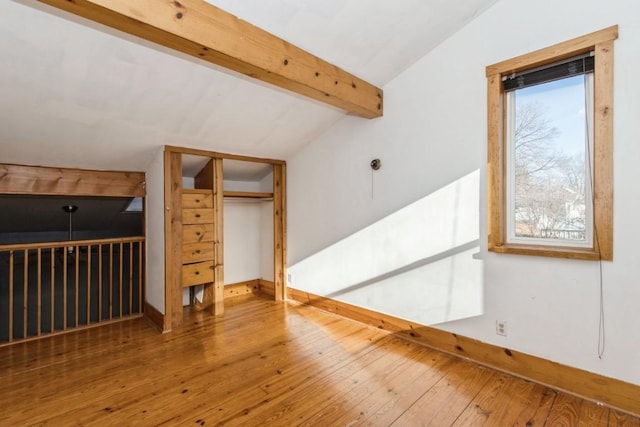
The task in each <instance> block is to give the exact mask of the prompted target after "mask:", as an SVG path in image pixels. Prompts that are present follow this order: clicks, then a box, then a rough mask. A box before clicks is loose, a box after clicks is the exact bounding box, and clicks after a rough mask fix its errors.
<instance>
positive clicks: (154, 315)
mask: <svg viewBox="0 0 640 427" xmlns="http://www.w3.org/2000/svg"><path fill="white" fill-rule="evenodd" d="M144 318H145V319H147V320H148V321H149V323H151V325H153V327H155V328H156V329H157V330H159V331H160V332H168V331H165V330H164V314H162V313H160V312H159V311H158V309H156V308H155V307H154V306H152V305H151V304H149V303H148V302H147V301H145V302H144Z"/></svg>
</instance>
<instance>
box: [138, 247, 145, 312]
mask: <svg viewBox="0 0 640 427" xmlns="http://www.w3.org/2000/svg"><path fill="white" fill-rule="evenodd" d="M143 250H144V243H143V242H138V313H142V307H143V304H144V302H143V293H142V287H143V284H144V283H143V281H142V278H143V277H144V276H143V272H142V269H143V267H144V266H143V264H142V251H143Z"/></svg>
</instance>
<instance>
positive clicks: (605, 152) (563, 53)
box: [486, 25, 618, 261]
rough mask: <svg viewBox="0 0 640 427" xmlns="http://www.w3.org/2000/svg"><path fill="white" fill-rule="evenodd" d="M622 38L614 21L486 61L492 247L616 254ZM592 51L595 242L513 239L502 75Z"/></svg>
mask: <svg viewBox="0 0 640 427" xmlns="http://www.w3.org/2000/svg"><path fill="white" fill-rule="evenodd" d="M617 38H618V26H617V25H614V26H612V27H609V28H605V29H603V30H600V31H596V32H594V33H590V34H587V35H584V36H581V37H578V38H575V39H572V40H568V41H565V42H562V43H558V44H556V45H554V46H550V47H547V48H544V49H540V50H537V51H535V52H531V53H528V54H525V55H521V56H518V57H516V58H512V59H508V60H506V61H502V62H498V63H496V64H493V65H489V66H488V67H486V76H487V120H488V122H487V149H488V153H487V198H488V200H487V209H488V212H487V221H488V226H487V227H488V228H487V233H488V249H489V250H490V251H492V252H498V253H512V254H523V255H539V256H550V257H560V258H573V259H586V260H607V261H611V260H612V259H613V41H614V40H615V39H617ZM589 51H594V52H595V72H594V115H595V117H594V153H593V158H594V162H593V163H594V164H593V174H594V177H593V179H594V182H593V187H594V188H593V196H594V197H593V218H594V219H593V221H594V239H593V241H594V242H593V246H592V247H591V248H584V249H583V248H574V247H562V246H547V245H544V246H543V245H521V244H511V243H509V244H508V243H506V229H505V223H506V218H505V217H506V205H505V184H506V179H505V176H504V173H505V167H506V165H505V161H506V160H505V131H504V126H505V119H504V105H505V101H504V91H503V89H502V84H501V83H502V77H503V76H505V75H510V74H513V73H517V72H520V71H524V70H527V69H530V68H534V67H538V66H542V65H547V64H550V63H553V62H556V61H559V60H562V59H565V58H570V57H572V56H576V55H579V54H582V53H586V52H589Z"/></svg>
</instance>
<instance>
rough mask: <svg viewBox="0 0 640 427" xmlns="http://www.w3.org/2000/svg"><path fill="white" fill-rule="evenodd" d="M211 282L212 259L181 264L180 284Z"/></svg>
mask: <svg viewBox="0 0 640 427" xmlns="http://www.w3.org/2000/svg"><path fill="white" fill-rule="evenodd" d="M211 282H213V261H204V262H197V263H195V264H187V265H183V266H182V286H193V285H202V284H204V283H211Z"/></svg>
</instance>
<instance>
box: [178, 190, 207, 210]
mask: <svg viewBox="0 0 640 427" xmlns="http://www.w3.org/2000/svg"><path fill="white" fill-rule="evenodd" d="M182 207H183V208H185V209H205V208H213V191H211V190H208V191H207V190H183V193H182Z"/></svg>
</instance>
